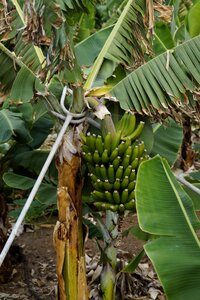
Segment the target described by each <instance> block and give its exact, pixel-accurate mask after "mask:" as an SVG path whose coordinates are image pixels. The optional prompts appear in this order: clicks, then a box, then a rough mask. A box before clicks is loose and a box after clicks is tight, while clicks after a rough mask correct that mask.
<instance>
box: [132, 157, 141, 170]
mask: <svg viewBox="0 0 200 300" xmlns="http://www.w3.org/2000/svg"><path fill="white" fill-rule="evenodd" d="M138 164H139V159H138V158H137V157H136V158H135V159H134V160H133V161H132V163H131V167H132V168H133V169H136V168H137V166H138Z"/></svg>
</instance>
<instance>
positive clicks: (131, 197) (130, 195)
mask: <svg viewBox="0 0 200 300" xmlns="http://www.w3.org/2000/svg"><path fill="white" fill-rule="evenodd" d="M133 199H135V190H132V192H130V193H129V195H128V202H129V201H131V200H133Z"/></svg>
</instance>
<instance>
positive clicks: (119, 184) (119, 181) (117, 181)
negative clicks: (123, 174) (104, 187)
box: [113, 178, 121, 190]
mask: <svg viewBox="0 0 200 300" xmlns="http://www.w3.org/2000/svg"><path fill="white" fill-rule="evenodd" d="M120 186H121V180H120V179H119V178H116V180H115V182H114V184H113V189H114V190H119V189H120Z"/></svg>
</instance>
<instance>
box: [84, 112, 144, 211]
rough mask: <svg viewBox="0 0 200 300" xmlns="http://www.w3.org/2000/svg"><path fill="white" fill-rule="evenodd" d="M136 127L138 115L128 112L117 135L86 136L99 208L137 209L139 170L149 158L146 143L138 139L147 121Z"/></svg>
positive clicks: (115, 209)
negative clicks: (136, 189)
mask: <svg viewBox="0 0 200 300" xmlns="http://www.w3.org/2000/svg"><path fill="white" fill-rule="evenodd" d="M132 120H133V122H131V121H132ZM133 125H134V126H133ZM135 127H136V122H135V116H134V115H131V114H128V113H126V114H125V115H124V116H123V118H122V119H121V120H120V121H119V123H118V124H117V126H116V135H115V136H114V137H112V136H111V133H108V134H107V135H106V136H105V137H102V136H100V135H97V136H96V135H95V134H91V133H87V135H86V136H84V137H83V140H84V142H85V143H84V145H83V146H82V150H83V158H84V160H85V161H86V163H87V166H88V169H89V176H90V178H91V182H92V185H93V187H94V191H93V192H92V193H91V197H92V200H93V204H94V206H95V207H96V208H97V209H98V210H107V209H108V210H112V211H115V212H123V211H124V210H134V209H135V184H136V175H137V169H138V167H139V165H140V163H141V162H142V161H144V160H146V159H148V155H147V152H146V150H145V145H144V142H139V141H138V140H137V138H138V137H139V136H140V134H141V132H142V130H143V128H144V122H140V123H139V125H138V126H137V127H136V128H135ZM130 128H131V130H130Z"/></svg>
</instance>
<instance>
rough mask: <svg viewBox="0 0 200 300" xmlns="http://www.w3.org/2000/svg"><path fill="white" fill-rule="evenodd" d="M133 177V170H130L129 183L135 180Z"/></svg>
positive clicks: (134, 173)
mask: <svg viewBox="0 0 200 300" xmlns="http://www.w3.org/2000/svg"><path fill="white" fill-rule="evenodd" d="M135 177H136V172H135V169H132V171H131V174H130V176H129V181H130V182H131V181H133V180H135Z"/></svg>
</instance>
